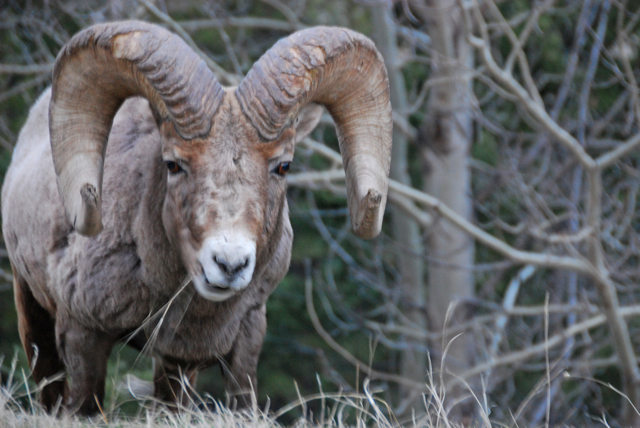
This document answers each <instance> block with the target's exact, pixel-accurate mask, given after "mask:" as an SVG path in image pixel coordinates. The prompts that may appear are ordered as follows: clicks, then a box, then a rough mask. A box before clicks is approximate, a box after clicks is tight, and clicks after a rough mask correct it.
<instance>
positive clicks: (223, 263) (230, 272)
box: [213, 256, 250, 277]
mask: <svg viewBox="0 0 640 428" xmlns="http://www.w3.org/2000/svg"><path fill="white" fill-rule="evenodd" d="M213 261H214V262H216V264H217V265H218V267H220V270H221V271H222V272H224V274H225V275H227V276H228V277H234V276H237V275H238V274H239V273H240V272H242V271H243V270H244V269H245V268H247V267H248V266H249V261H250V258H249V257H247V258H244V259H242V260H241V261H239V262H237V263H229V262H228V261H227V260H226V259H225V258H223V257H219V256H214V257H213Z"/></svg>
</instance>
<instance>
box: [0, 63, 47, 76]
mask: <svg viewBox="0 0 640 428" xmlns="http://www.w3.org/2000/svg"><path fill="white" fill-rule="evenodd" d="M52 71H53V63H51V64H33V65H14V64H0V74H41V73H51V72H52Z"/></svg>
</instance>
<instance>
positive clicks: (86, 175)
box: [49, 21, 224, 236]
mask: <svg viewBox="0 0 640 428" xmlns="http://www.w3.org/2000/svg"><path fill="white" fill-rule="evenodd" d="M134 95H141V96H144V97H146V98H147V99H148V100H149V104H150V105H151V106H152V108H153V109H154V110H155V111H156V112H157V113H158V115H159V116H160V118H162V120H166V121H170V122H172V123H173V124H174V127H175V129H176V131H177V132H178V134H179V135H180V136H181V137H182V138H184V139H186V140H191V139H194V138H200V137H204V136H206V135H208V134H209V132H210V130H211V127H212V123H213V118H214V116H215V114H216V112H217V110H218V108H219V107H220V105H221V104H222V100H223V98H224V90H223V89H222V86H221V85H220V83H218V81H217V80H216V78H215V75H214V74H213V72H212V71H211V70H209V68H208V67H207V65H206V64H205V62H204V61H203V60H202V58H200V57H199V56H198V54H196V53H195V52H193V50H192V49H191V48H190V47H189V46H188V45H187V44H186V43H185V42H184V41H183V40H182V39H181V38H179V37H178V36H176V35H174V34H172V33H170V32H169V31H167V30H165V29H163V28H161V27H158V26H156V25H152V24H147V23H144V22H138V21H123V22H115V23H107V24H98V25H94V26H92V27H89V28H87V29H85V30H83V31H81V32H79V33H78V34H76V35H75V36H74V37H73V38H72V39H71V40H70V41H69V43H67V45H65V46H64V47H63V49H62V50H61V51H60V53H59V55H58V58H57V59H56V63H55V66H54V72H53V88H52V96H51V102H50V105H49V129H50V134H51V151H52V155H53V161H54V166H55V170H56V176H57V182H58V190H59V192H60V196H61V199H62V201H63V204H64V207H65V211H66V213H67V219H68V220H69V222H70V223H71V224H74V227H75V229H76V230H77V231H78V232H79V233H81V234H83V235H88V236H92V235H96V234H97V233H99V232H100V230H101V229H102V220H101V213H100V204H101V192H102V174H103V171H102V168H103V163H104V156H105V152H106V144H107V140H108V136H109V132H110V130H111V124H112V121H113V118H114V116H115V114H116V112H117V110H118V108H119V107H120V105H121V104H122V103H123V102H124V100H125V99H126V98H128V97H131V96H134ZM81 189H92V190H91V192H90V193H91V194H92V195H94V194H95V195H96V196H95V198H93V199H91V198H90V199H87V198H86V197H83V193H82V191H81ZM84 194H85V196H86V194H87V193H86V191H85V192H84ZM87 201H89V202H91V201H93V202H91V204H89V205H91V206H89V205H88V202H87Z"/></svg>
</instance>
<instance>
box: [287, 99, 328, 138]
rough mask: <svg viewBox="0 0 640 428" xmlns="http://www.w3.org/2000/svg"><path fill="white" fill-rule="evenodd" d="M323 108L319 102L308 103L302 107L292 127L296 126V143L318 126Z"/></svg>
mask: <svg viewBox="0 0 640 428" xmlns="http://www.w3.org/2000/svg"><path fill="white" fill-rule="evenodd" d="M323 111H324V108H323V107H322V106H321V105H320V104H314V103H309V104H307V105H306V106H304V107H303V108H302V110H301V111H300V113H298V117H297V118H296V122H295V124H294V127H295V128H296V143H297V142H298V141H300V140H302V139H303V138H304V137H306V136H307V135H309V134H310V133H311V131H313V130H314V129H315V127H316V126H318V122H320V118H321V117H322V112H323Z"/></svg>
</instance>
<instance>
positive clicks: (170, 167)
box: [166, 161, 182, 174]
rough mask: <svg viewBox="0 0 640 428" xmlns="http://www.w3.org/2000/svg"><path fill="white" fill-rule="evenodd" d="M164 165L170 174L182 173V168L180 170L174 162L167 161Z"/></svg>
mask: <svg viewBox="0 0 640 428" xmlns="http://www.w3.org/2000/svg"><path fill="white" fill-rule="evenodd" d="M166 164H167V169H168V170H169V172H170V173H171V174H177V173H179V172H180V171H182V168H180V165H178V164H177V163H176V162H174V161H167V162H166Z"/></svg>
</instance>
